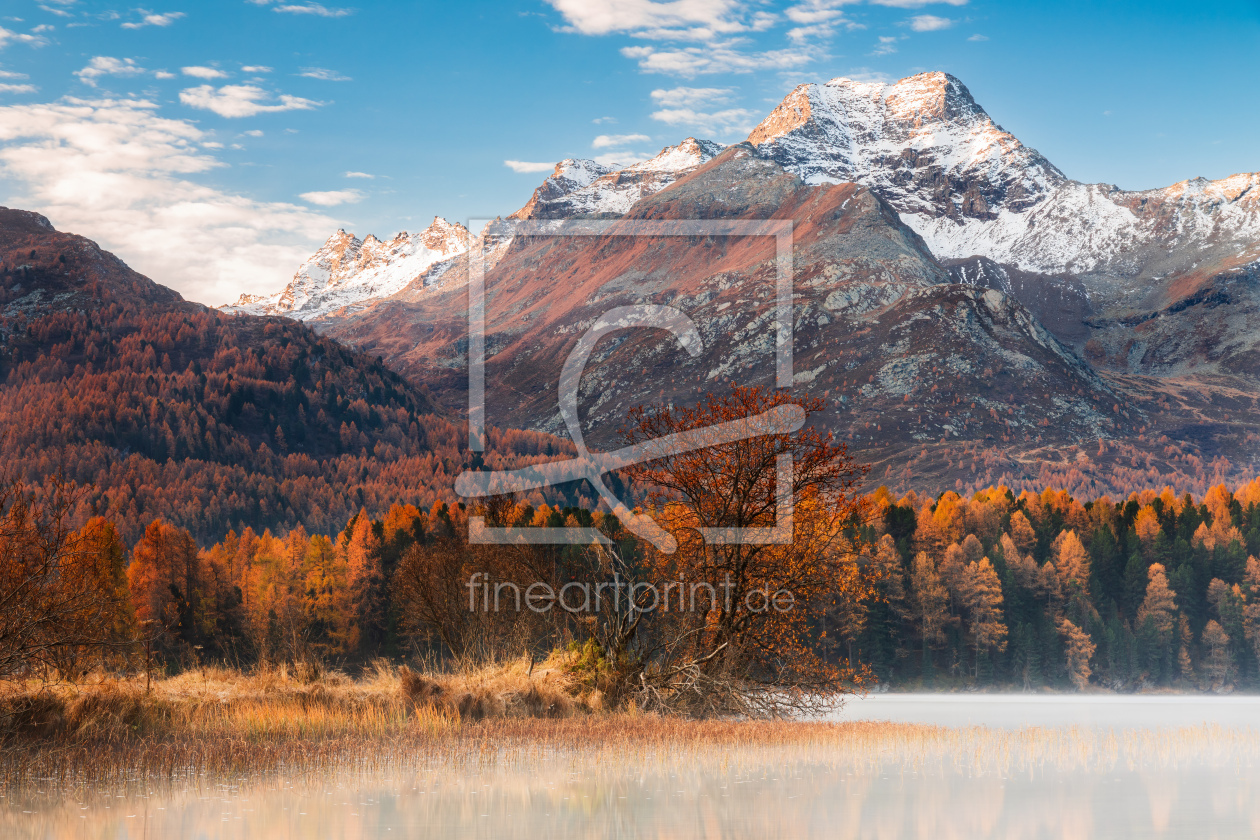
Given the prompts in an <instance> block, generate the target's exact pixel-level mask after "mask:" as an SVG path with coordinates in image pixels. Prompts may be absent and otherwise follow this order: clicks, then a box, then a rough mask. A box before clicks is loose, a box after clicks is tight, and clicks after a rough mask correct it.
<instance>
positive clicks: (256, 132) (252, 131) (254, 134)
mask: <svg viewBox="0 0 1260 840" xmlns="http://www.w3.org/2000/svg"><path fill="white" fill-rule="evenodd" d="M241 134H244V135H245V136H246V137H262V136H263V133H262V131H260V130H259V129H257V128H251V129H250V130H249V131H242V132H241Z"/></svg>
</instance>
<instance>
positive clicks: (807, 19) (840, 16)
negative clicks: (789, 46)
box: [784, 0, 864, 43]
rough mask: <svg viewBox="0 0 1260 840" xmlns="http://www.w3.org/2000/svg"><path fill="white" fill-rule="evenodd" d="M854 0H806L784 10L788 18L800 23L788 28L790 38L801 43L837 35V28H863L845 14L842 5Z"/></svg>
mask: <svg viewBox="0 0 1260 840" xmlns="http://www.w3.org/2000/svg"><path fill="white" fill-rule="evenodd" d="M849 2H852V0H805V2H803V3H798V4H797V5H795V6H792V7H790V8H788V9H787V11H786V12H784V15H785V16H786V17H787V19H788V20H790V21H792V22H793V23H796V24H800V25H799V26H796V27H794V28H792V29H790V30H788V33H787V34H788V38H790V39H791V40H793V41H795V42H797V43H800V42H803V41H807V40H809V39H826V38H830V37H832V36H833V35H835V32H836V28H837V27H842V28H844V29H862V28H864V27H863V26H862V25H861V24H859V23H856V22H854V21H851V20H849V19H848V18H846V17H845V16H844V12H843V11H841V9H840V7H841V6H845V5H848V3H849Z"/></svg>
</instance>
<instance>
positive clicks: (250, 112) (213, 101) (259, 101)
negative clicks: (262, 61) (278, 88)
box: [179, 85, 324, 118]
mask: <svg viewBox="0 0 1260 840" xmlns="http://www.w3.org/2000/svg"><path fill="white" fill-rule="evenodd" d="M272 98H273V95H272V94H270V93H268V92H267V91H265V90H263V89H262V88H260V87H257V86H255V85H224V86H223V87H221V88H218V89H216V88H214V87H212V86H211V85H198V86H197V87H195V88H188V89H187V90H182V91H180V92H179V101H180V102H183V103H184V104H185V105H187V106H189V107H190V108H200V109H202V110H204V111H213V112H214V113H216V114H218V115H219V116H221V117H228V118H237V117H252V116H255V115H256V114H269V113H275V112H278V111H309V110H311V109H313V108H318V107H319V106H320V105H323V104H324V103H322V102H316V101H314V100H312V99H303V98H302V97H300V96H289V95H288V94H280V96H279V97H278V99H279V102H274V103H273V102H269V101H268V100H271V99H272Z"/></svg>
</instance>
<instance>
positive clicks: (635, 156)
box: [591, 152, 652, 169]
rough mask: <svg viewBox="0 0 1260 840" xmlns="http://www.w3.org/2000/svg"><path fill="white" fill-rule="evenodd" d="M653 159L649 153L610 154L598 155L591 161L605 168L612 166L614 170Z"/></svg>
mask: <svg viewBox="0 0 1260 840" xmlns="http://www.w3.org/2000/svg"><path fill="white" fill-rule="evenodd" d="M650 157H652V155H651V154H650V153H648V152H609V153H608V154H606V155H596V156H595V157H593V158H591V160H593V161H595V162H596V163H600V164H603V165H604V166H611V167H613V168H614V169H621V168H622V167H624V166H629V165H630V164H632V163H638V162H639V161H641V160H647V159H648V158H650Z"/></svg>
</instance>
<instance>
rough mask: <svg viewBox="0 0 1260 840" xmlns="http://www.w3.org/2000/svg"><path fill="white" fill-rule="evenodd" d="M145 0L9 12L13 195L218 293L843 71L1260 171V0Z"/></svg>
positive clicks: (1106, 140)
mask: <svg viewBox="0 0 1260 840" xmlns="http://www.w3.org/2000/svg"><path fill="white" fill-rule="evenodd" d="M145 2H146V3H154V5H152V6H146V7H144V8H140V7H131V6H122V5H118V4H116V3H113V2H98V0H4V3H3V4H2V5H0V204H3V205H5V206H9V207H20V208H23V209H29V210H36V211H38V212H41V213H44V214H45V215H47V216H48V217H49V219H50V220H51V221H52V222H53V224H54V225H56V226H57V228H58V229H60V230H66V231H71V232H74V233H78V234H82V235H84V236H87V237H89V238H91V239H94V240H96V241H97V242H99V243H100V244H101V245H102V246H103V247H105V248H107V249H109V250H112V251H114V252H115V253H117V254H118V255H119V256H120V257H122V258H123V259H124V260H126V261H127V262H128V263H129V264H130V265H132V267H134V268H136V269H137V270H139V271H141V272H142V273H144V274H147V275H148V276H150V277H152V278H153V279H154V280H156V281H158V282H160V283H162V284H164V285H167V286H170V287H172V288H174V289H176V290H178V291H179V292H181V293H182V294H183V295H184V296H185V297H187V298H189V299H192V300H197V301H200V302H202V303H206V304H210V305H219V304H223V303H227V302H229V301H231V300H234V299H236V297H237V296H238V295H240V294H241V293H251V294H270V293H272V292H275V291H278V290H279V289H280V288H282V287H283V286H284V284H285V283H286V282H287V281H288V280H289V278H290V277H291V276H292V274H293V272H294V270H295V269H296V268H297V266H298V265H299V263H301V261H302V260H304V259H305V258H306V257H307V256H309V255H310V253H311V252H312V251H314V250H315V249H316V248H317V247H318V246H319V245H320V244H321V243H322V242H323V240H324V239H326V238H327V237H328V236H329V235H330V234H331V233H333V232H334V231H335V230H336V229H337V228H338V227H343V228H345V229H346V230H349V231H351V232H353V233H355V234H357V235H358V236H360V237H363V236H366V235H367V234H369V233H374V234H376V235H377V236H378V237H381V238H386V237H388V236H391V235H393V234H394V233H396V232H398V231H401V230H408V231H418V230H421V229H423V228H424V227H426V226H427V225H428V224H429V223H430V222H431V221H432V219H433V217H434V216H435V215H441V216H443V217H445V218H447V219H450V220H452V221H458V222H466V221H467V220H468V219H471V218H490V217H493V216H496V215H502V214H507V213H510V212H512V211H514V210H516V209H517V208H519V207H520V206H521V205H522V204H524V203H525V202H526V201H527V200H528V199H529V196H530V194H531V192H532V191H533V189H534V188H535V187H536V186H537V185H538V184H539V183H540V182H541V181H542V179H543V178H544V177H545V176H546V175H547V174H548V173H549V172H550V170H551V169H552V167H553V166H554V163H555V162H556V161H558V160H561V159H563V158H566V157H585V158H592V159H596V160H600V161H603V162H620V163H631V162H633V161H635V160H639V159H642V158H644V157H648V156H651V155H652V154H655V153H656V152H657V151H659V150H660V149H661V148H662V147H664V146H666V145H671V144H673V143H676V142H678V141H679V140H681V139H683V138H684V137H687V136H695V137H700V138H705V139H713V140H717V141H720V142H723V143H732V142H738V141H740V140H742V139H744V138H745V137H746V136H747V134H748V131H749V130H750V129H751V128H752V127H753V126H754V125H756V123H757V122H759V121H760V120H761V118H762V117H763V116H764V115H765V114H766V113H768V112H769V111H770V110H771V109H772V108H773V107H774V106H775V105H776V104H777V103H778V102H779V101H780V100H781V99H782V98H783V97H784V96H785V95H786V94H787V93H788V92H789V91H791V90H792V88H794V87H795V86H796V85H798V84H802V83H807V82H824V81H826V80H828V79H831V78H835V77H837V76H848V77H850V78H858V79H864V80H881V79H882V80H888V81H895V80H896V79H899V78H902V77H905V76H909V75H913V74H914V73H918V72H922V71H925V70H944V71H946V72H949V73H952V74H954V75H955V76H957V77H958V78H960V79H962V81H963V82H964V83H965V84H966V85H967V86H968V88H969V89H970V90H971V92H972V94H973V96H974V97H975V99H976V100H977V102H979V103H980V105H981V106H983V107H984V108H985V110H986V111H988V113H989V114H990V116H992V117H993V119H994V120H995V121H996V122H997V123H999V124H1000V125H1002V126H1003V127H1004V128H1006V129H1007V130H1009V131H1011V132H1012V133H1014V134H1015V135H1016V136H1017V137H1019V138H1020V139H1021V140H1022V141H1023V142H1024V143H1025V144H1026V145H1029V146H1032V147H1034V148H1036V149H1037V150H1038V151H1040V152H1041V153H1042V154H1044V155H1045V156H1046V157H1047V158H1049V159H1050V161H1051V162H1053V163H1054V164H1055V165H1057V166H1058V167H1059V168H1060V169H1062V170H1063V171H1064V172H1065V173H1066V174H1067V175H1068V176H1069V177H1072V178H1075V179H1078V180H1081V181H1087V182H1097V181H1102V182H1107V183H1112V184H1116V185H1118V186H1120V187H1122V188H1125V189H1146V188H1152V187H1160V186H1165V185H1168V184H1171V183H1175V182H1177V181H1180V180H1183V179H1186V178H1192V177H1196V176H1204V177H1207V178H1221V177H1225V176H1227V175H1230V174H1233V173H1236V172H1252V171H1257V170H1260V143H1257V142H1256V138H1257V137H1258V136H1260V86H1257V85H1256V84H1255V80H1256V79H1257V78H1260V72H1258V71H1260V58H1258V57H1257V56H1260V3H1258V2H1255V0H1250V2H1216V3H1212V4H1191V3H1159V2H1154V3H1151V2H1147V3H1135V2H1116V3H1108V4H1105V6H1102V7H1101V8H1100V5H1102V4H1097V3H1086V2H1055V0H1046V2H1036V3H1016V2H1010V0H1004V2H988V0H940V2H930V0H845V2H836V1H835V0H793V2H785V3H778V2H760V1H759V0H672V2H656V1H655V0H604V2H595V0H521V1H520V2H506V1H505V2H486V3H465V2H442V3H429V2H422V3H410V2H409V3H402V2H355V3H353V5H342V4H341V2H340V0H329V2H328V3H327V4H326V5H325V4H324V3H318V2H313V0H207V1H206V2H157V0H145ZM346 2H347V3H351V2H352V0H346Z"/></svg>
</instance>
